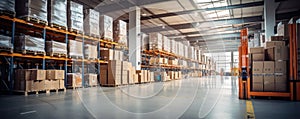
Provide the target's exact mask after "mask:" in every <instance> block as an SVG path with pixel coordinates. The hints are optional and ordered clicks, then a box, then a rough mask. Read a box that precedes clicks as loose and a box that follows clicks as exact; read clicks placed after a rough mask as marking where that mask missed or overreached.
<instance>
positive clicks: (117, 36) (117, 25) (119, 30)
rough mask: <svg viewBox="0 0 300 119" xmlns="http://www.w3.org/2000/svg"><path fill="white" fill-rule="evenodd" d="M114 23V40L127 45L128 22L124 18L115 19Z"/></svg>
mask: <svg viewBox="0 0 300 119" xmlns="http://www.w3.org/2000/svg"><path fill="white" fill-rule="evenodd" d="M113 25H114V26H113V29H114V30H113V31H114V33H113V38H114V41H115V42H117V43H120V44H122V45H125V46H127V23H126V22H124V21H122V20H117V21H114V23H113ZM100 27H101V26H100ZM108 35H109V34H108Z"/></svg>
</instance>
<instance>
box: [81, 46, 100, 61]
mask: <svg viewBox="0 0 300 119" xmlns="http://www.w3.org/2000/svg"><path fill="white" fill-rule="evenodd" d="M84 48H85V50H84V51H85V52H84V57H85V58H87V59H98V51H97V49H98V48H97V46H96V45H92V44H85V45H84Z"/></svg>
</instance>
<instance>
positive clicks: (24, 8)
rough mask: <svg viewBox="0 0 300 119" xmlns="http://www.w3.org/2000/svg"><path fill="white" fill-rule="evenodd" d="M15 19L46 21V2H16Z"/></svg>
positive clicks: (23, 0) (30, 0) (20, 0)
mask: <svg viewBox="0 0 300 119" xmlns="http://www.w3.org/2000/svg"><path fill="white" fill-rule="evenodd" d="M15 5H16V7H15V8H16V13H17V17H19V18H25V19H26V20H27V21H34V22H40V20H42V21H43V22H44V23H45V24H47V23H48V21H47V0H38V1H36V0H16V4H15Z"/></svg>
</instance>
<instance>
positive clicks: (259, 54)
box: [250, 47, 265, 61]
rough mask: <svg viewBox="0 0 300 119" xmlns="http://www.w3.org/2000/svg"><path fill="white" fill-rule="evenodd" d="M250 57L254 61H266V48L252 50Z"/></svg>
mask: <svg viewBox="0 0 300 119" xmlns="http://www.w3.org/2000/svg"><path fill="white" fill-rule="evenodd" d="M250 55H251V57H252V60H253V61H264V60H265V49H264V47H255V48H250Z"/></svg>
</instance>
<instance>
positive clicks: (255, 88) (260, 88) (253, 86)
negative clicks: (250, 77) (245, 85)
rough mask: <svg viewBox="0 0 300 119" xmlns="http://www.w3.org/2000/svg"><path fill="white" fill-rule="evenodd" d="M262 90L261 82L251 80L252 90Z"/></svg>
mask: <svg viewBox="0 0 300 119" xmlns="http://www.w3.org/2000/svg"><path fill="white" fill-rule="evenodd" d="M263 90H264V84H263V83H256V82H252V91H263Z"/></svg>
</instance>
